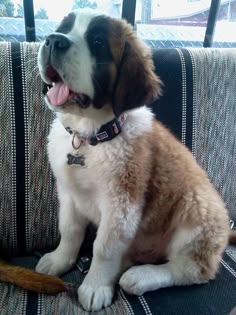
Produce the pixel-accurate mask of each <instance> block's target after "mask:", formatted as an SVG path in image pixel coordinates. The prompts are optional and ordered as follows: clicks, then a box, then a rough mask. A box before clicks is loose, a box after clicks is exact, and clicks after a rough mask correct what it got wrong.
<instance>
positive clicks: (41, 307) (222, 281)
mask: <svg viewBox="0 0 236 315" xmlns="http://www.w3.org/2000/svg"><path fill="white" fill-rule="evenodd" d="M13 261H14V262H15V263H17V264H18V265H24V266H27V267H31V268H33V267H34V266H35V265H36V263H37V259H36V257H21V258H15V259H14V260H13ZM83 277H84V276H83V275H82V274H81V273H80V272H79V271H78V269H74V270H73V271H71V272H69V273H67V274H66V275H65V276H64V277H63V279H64V280H65V281H66V282H67V283H68V286H69V291H68V292H67V293H62V294H58V295H56V296H48V295H44V294H36V293H33V292H26V291H24V290H21V289H19V288H16V287H14V286H13V285H10V284H4V283H1V284H0V296H1V298H0V309H1V315H9V314H22V315H24V314H26V315H35V314H38V315H41V314H42V315H52V314H55V315H56V314H58V315H59V314H60V315H64V314H69V315H78V314H84V315H86V314H89V313H88V312H85V311H83V310H82V309H81V307H80V305H79V302H78V297H77V288H78V286H79V284H80V283H81V281H82V279H83ZM235 305H236V249H235V248H230V247H228V248H227V250H226V252H225V255H224V258H223V259H222V261H221V268H220V272H219V274H218V275H217V277H216V280H213V281H210V282H209V283H207V284H203V285H195V286H190V287H172V288H165V289H161V290H158V291H154V292H149V293H146V294H144V295H143V296H140V297H137V296H130V295H128V294H125V293H124V292H123V291H122V290H121V289H120V288H119V287H117V290H116V294H115V297H114V303H113V304H112V305H111V306H110V307H108V308H107V309H105V310H102V311H100V312H96V314H97V315H105V314H106V315H108V314H109V315H111V314H120V315H125V314H127V315H128V314H129V315H134V314H137V315H142V314H146V315H152V314H153V315H154V314H160V315H162V314H164V315H171V314H174V315H190V314H191V315H228V314H229V312H230V310H231V309H233V307H234V306H235Z"/></svg>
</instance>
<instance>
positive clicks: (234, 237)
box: [229, 231, 236, 245]
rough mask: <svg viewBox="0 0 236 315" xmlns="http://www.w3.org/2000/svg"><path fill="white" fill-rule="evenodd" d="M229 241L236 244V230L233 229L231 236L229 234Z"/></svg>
mask: <svg viewBox="0 0 236 315" xmlns="http://www.w3.org/2000/svg"><path fill="white" fill-rule="evenodd" d="M229 242H230V243H231V244H235V245H236V231H231V233H230V236H229Z"/></svg>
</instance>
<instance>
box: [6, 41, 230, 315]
mask: <svg viewBox="0 0 236 315" xmlns="http://www.w3.org/2000/svg"><path fill="white" fill-rule="evenodd" d="M38 46H39V45H38V44H37V43H31V44H30V43H22V44H20V43H12V44H11V43H7V42H1V43H0V75H1V80H0V92H1V98H0V253H1V256H6V257H7V259H9V260H10V261H13V262H14V263H17V264H19V265H23V266H27V267H29V268H34V267H35V265H36V263H37V260H38V254H40V253H42V252H44V251H50V250H52V249H53V248H55V247H56V245H57V243H58V240H59V233H58V227H57V210H58V201H57V196H56V187H55V181H54V179H53V176H52V173H51V170H50V167H49V164H48V160H47V156H46V142H47V134H48V131H49V127H50V123H51V121H52V119H53V114H52V112H50V111H49V110H48V109H47V107H46V106H45V105H44V102H43V99H42V93H41V90H42V83H41V80H40V77H39V74H38V69H37V52H38ZM153 55H154V61H155V66H156V68H157V71H158V73H159V75H160V77H161V79H162V80H163V81H164V84H165V87H164V95H163V97H162V98H161V99H160V100H158V101H157V102H155V103H154V104H152V105H151V106H152V109H153V111H154V112H155V114H156V117H157V118H158V119H160V120H161V121H163V122H164V123H165V124H166V125H167V126H168V127H169V128H170V129H171V130H172V131H173V132H174V134H175V135H176V136H177V137H178V138H179V139H180V140H181V141H182V142H183V143H184V144H185V145H186V146H188V147H189V149H190V150H191V151H192V152H193V154H194V156H195V157H196V159H197V160H198V162H199V163H200V164H201V165H202V166H203V168H205V169H206V170H207V172H208V174H209V177H210V179H211V181H212V182H213V183H214V185H215V187H216V188H217V190H218V191H219V192H220V193H221V195H222V197H223V198H224V200H225V203H226V205H227V207H228V209H229V212H230V215H231V219H232V220H236V49H169V50H167V49H160V50H156V51H154V52H153ZM93 236H94V230H93V229H91V230H90V231H88V234H87V240H86V241H85V244H84V247H83V249H82V252H81V254H80V255H91V244H92V240H93ZM83 277H84V275H83V273H81V271H79V269H77V268H75V269H74V270H72V271H71V272H69V273H68V274H66V275H64V277H63V279H64V280H65V281H66V282H67V283H68V284H69V288H70V289H69V291H68V292H66V293H62V294H58V295H57V296H46V295H42V294H39V295H38V294H36V293H33V292H26V291H24V290H22V289H20V288H17V287H15V286H13V285H10V284H5V283H0V310H1V311H0V313H1V315H11V314H14V315H18V314H27V315H29V314H38V315H41V314H45V315H52V314H53V315H54V314H55V315H56V314H68V315H70V314H71V315H74V314H88V313H86V312H85V311H83V310H82V309H81V308H80V305H79V303H78V298H77V294H76V291H77V290H76V289H77V287H78V285H79V284H80V283H81V281H82V280H83ZM234 306H236V249H235V248H233V247H230V246H229V247H228V248H227V249H226V251H225V254H224V257H223V259H222V261H221V268H220V272H219V274H218V276H217V278H216V280H214V281H211V282H210V283H208V284H205V285H198V286H191V287H173V288H167V289H162V290H159V291H156V292H151V293H148V294H145V295H144V296H141V297H136V296H129V295H127V294H125V293H124V292H123V291H122V290H121V289H120V288H119V287H117V290H116V295H115V298H114V303H113V304H112V306H110V307H109V308H107V309H105V310H102V311H100V312H98V313H97V314H99V315H101V314H107V315H108V314H120V315H123V314H130V315H132V314H140V315H141V314H148V315H151V314H160V315H162V314H163V315H169V314H177V315H185V314H186V315H211V314H212V315H213V314H214V315H223V314H225V315H226V314H229V313H230V311H231V310H232V309H233V308H234Z"/></svg>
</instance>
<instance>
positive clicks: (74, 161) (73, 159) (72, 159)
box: [67, 153, 85, 166]
mask: <svg viewBox="0 0 236 315" xmlns="http://www.w3.org/2000/svg"><path fill="white" fill-rule="evenodd" d="M67 164H68V165H78V166H85V157H84V156H83V155H72V154H70V153H69V154H67Z"/></svg>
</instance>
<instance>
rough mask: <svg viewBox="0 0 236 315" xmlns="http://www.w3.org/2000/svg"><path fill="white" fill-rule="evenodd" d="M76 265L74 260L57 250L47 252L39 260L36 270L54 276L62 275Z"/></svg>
mask: <svg viewBox="0 0 236 315" xmlns="http://www.w3.org/2000/svg"><path fill="white" fill-rule="evenodd" d="M73 265H74V261H72V260H70V259H69V258H68V257H67V256H66V255H63V253H62V252H59V251H57V250H55V251H53V252H51V253H48V254H45V255H44V256H43V257H42V258H41V259H40V260H39V262H38V264H37V266H36V268H35V269H36V271H37V272H40V273H44V274H48V275H52V276H60V275H61V274H63V273H65V272H66V271H68V270H70V269H71V268H72V267H73Z"/></svg>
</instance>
